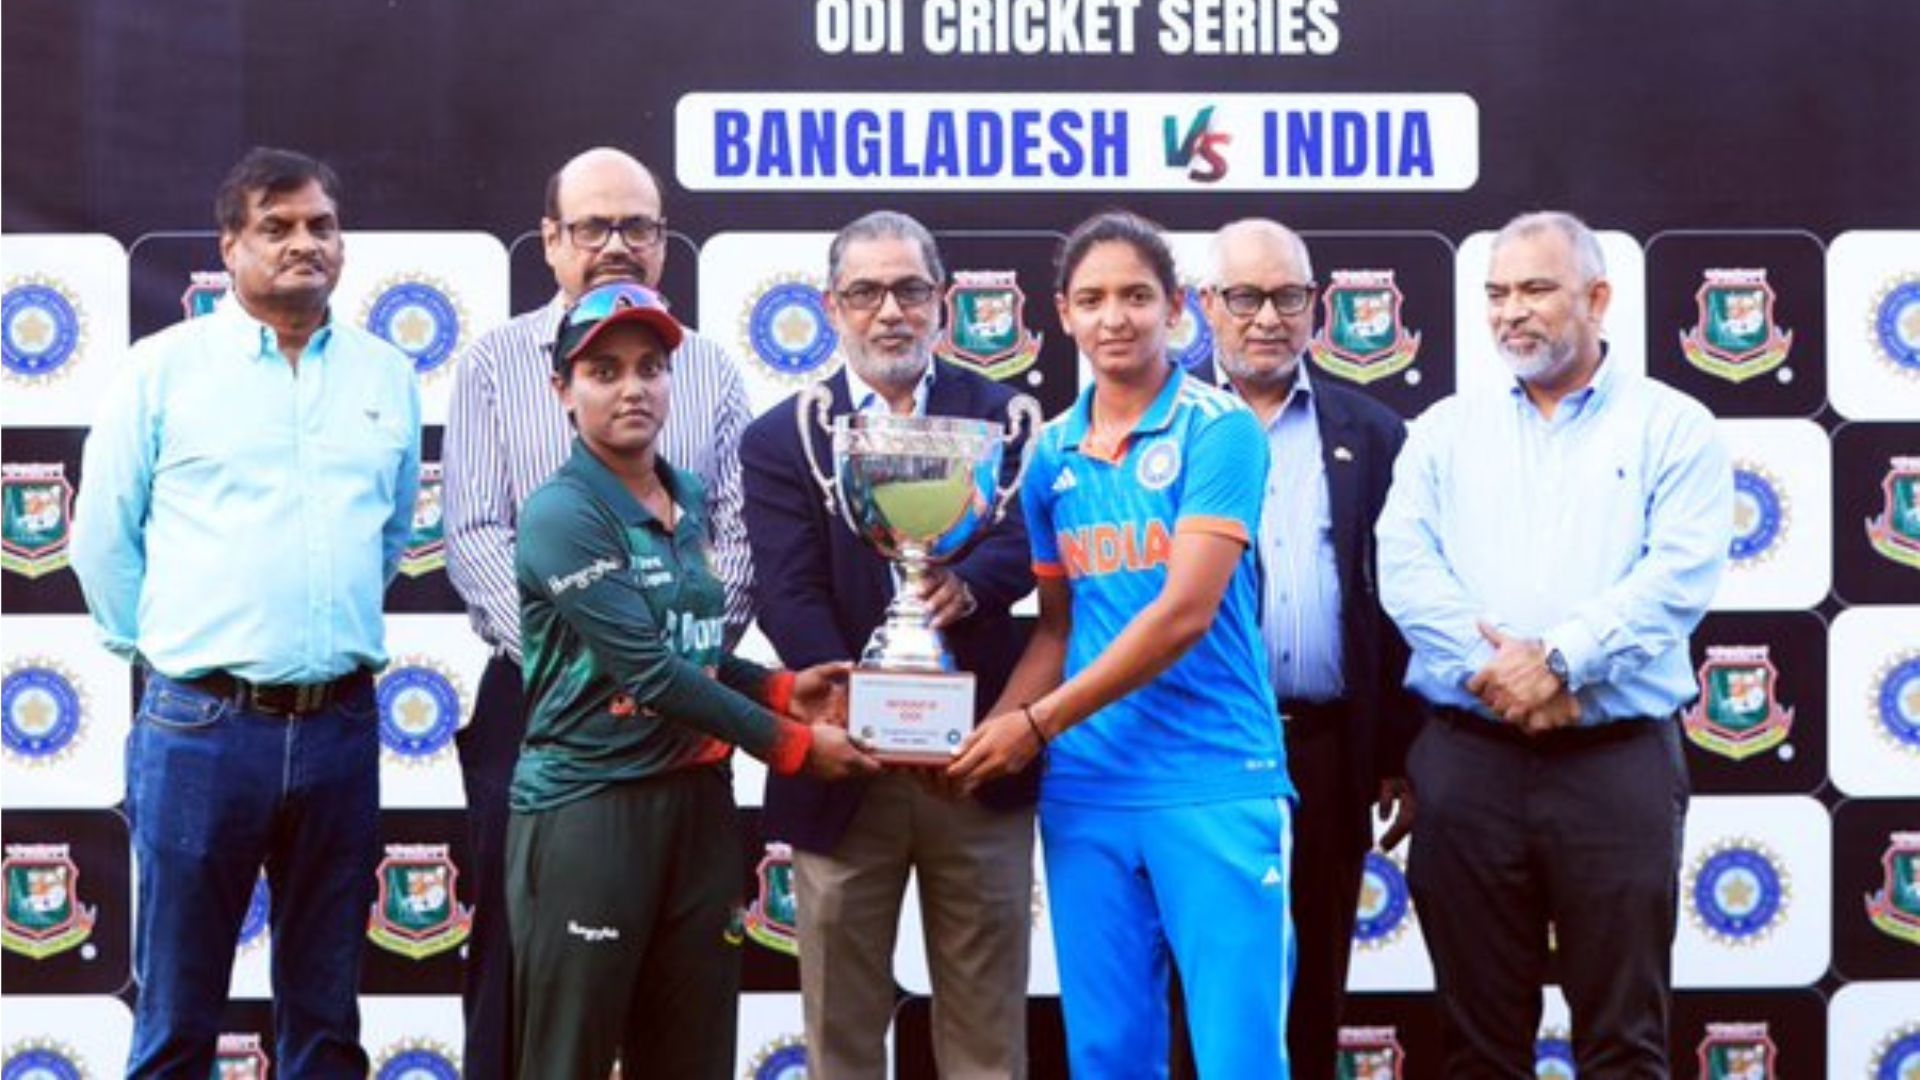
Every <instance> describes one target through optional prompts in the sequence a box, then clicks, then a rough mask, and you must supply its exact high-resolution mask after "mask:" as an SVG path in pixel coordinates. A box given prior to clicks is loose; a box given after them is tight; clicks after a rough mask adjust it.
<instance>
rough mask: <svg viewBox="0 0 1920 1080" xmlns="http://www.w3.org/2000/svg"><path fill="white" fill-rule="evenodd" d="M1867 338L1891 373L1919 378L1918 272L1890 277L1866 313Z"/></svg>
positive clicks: (1919, 309)
mask: <svg viewBox="0 0 1920 1080" xmlns="http://www.w3.org/2000/svg"><path fill="white" fill-rule="evenodd" d="M1867 340H1868V341H1869V342H1870V343H1871V344H1872V346H1873V350H1874V353H1875V354H1876V355H1877V356H1879V358H1880V359H1881V361H1883V362H1884V363H1885V364H1886V365H1887V366H1889V367H1891V368H1892V369H1893V370H1894V372H1896V373H1897V374H1900V375H1904V376H1906V377H1907V378H1910V379H1920V274H1909V275H1906V276H1904V277H1898V278H1894V279H1893V280H1892V281H1889V282H1888V283H1887V284H1886V287H1885V288H1883V289H1881V290H1880V295H1879V296H1876V297H1875V298H1874V301H1873V305H1872V308H1871V310H1870V311H1869V313H1868V315H1867Z"/></svg>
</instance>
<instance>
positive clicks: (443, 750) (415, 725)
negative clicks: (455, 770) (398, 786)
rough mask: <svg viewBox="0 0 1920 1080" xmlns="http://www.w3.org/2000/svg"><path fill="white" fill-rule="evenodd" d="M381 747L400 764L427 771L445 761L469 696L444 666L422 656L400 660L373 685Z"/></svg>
mask: <svg viewBox="0 0 1920 1080" xmlns="http://www.w3.org/2000/svg"><path fill="white" fill-rule="evenodd" d="M373 697H374V704H375V705H376V706H377V707H378V709H379V712H380V745H381V747H382V748H383V749H384V750H385V751H386V753H387V756H388V757H389V758H391V759H393V760H395V761H398V762H399V763H400V764H402V765H413V766H424V765H431V764H433V763H434V762H436V761H438V760H440V759H441V758H443V757H445V756H446V755H447V754H448V753H449V752H450V751H449V749H448V748H449V747H451V746H452V745H453V738H454V735H455V734H456V733H458V732H459V730H460V717H461V716H463V715H465V713H466V695H465V694H464V693H463V692H462V688H461V686H460V682H459V680H458V679H457V678H456V677H455V676H454V674H453V673H452V672H451V671H449V670H448V669H447V668H446V667H444V666H442V665H441V664H439V663H437V662H435V661H434V660H432V659H431V658H429V657H424V656H404V657H401V658H399V659H398V660H396V661H395V662H394V663H393V664H392V666H390V667H388V668H387V670H386V671H385V672H383V673H382V674H381V675H380V678H379V680H378V681H377V682H376V683H375V684H374V689H373Z"/></svg>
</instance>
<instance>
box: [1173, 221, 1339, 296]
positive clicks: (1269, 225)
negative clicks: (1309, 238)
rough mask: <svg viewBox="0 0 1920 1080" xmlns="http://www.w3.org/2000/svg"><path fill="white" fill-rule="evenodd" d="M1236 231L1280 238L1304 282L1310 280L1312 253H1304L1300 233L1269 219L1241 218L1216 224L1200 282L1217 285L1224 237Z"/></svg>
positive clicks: (1262, 236) (1225, 242) (1223, 252)
mask: <svg viewBox="0 0 1920 1080" xmlns="http://www.w3.org/2000/svg"><path fill="white" fill-rule="evenodd" d="M1236 233H1249V234H1252V235H1256V236H1259V237H1261V238H1263V239H1270V240H1280V241H1283V242H1285V243H1287V244H1290V245H1292V247H1293V256H1294V258H1296V259H1298V260H1300V272H1301V273H1302V274H1304V275H1306V278H1307V280H1308V281H1312V280H1313V256H1312V255H1310V254H1308V253H1307V242H1306V241H1305V240H1302V239H1301V238H1300V234H1299V233H1297V232H1294V231H1293V230H1292V229H1289V228H1287V227H1286V226H1285V225H1282V224H1280V223H1279V222H1277V221H1273V220H1271V219H1269V218H1241V219H1240V220H1238V221H1230V222H1228V223H1227V224H1225V225H1222V226H1220V230H1219V231H1218V232H1216V233H1214V234H1213V243H1212V244H1210V245H1209V246H1208V248H1207V265H1206V268H1205V270H1204V271H1203V273H1202V276H1201V280H1200V284H1202V285H1205V286H1207V287H1209V288H1213V287H1216V286H1218V285H1220V284H1221V281H1220V264H1221V263H1223V262H1225V261H1226V259H1225V255H1226V244H1227V238H1228V237H1229V236H1231V235H1233V234H1236Z"/></svg>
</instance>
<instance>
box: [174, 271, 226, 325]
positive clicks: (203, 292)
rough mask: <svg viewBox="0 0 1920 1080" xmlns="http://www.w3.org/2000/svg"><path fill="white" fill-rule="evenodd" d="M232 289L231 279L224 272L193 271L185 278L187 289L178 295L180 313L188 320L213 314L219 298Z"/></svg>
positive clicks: (218, 303) (218, 304)
mask: <svg viewBox="0 0 1920 1080" xmlns="http://www.w3.org/2000/svg"><path fill="white" fill-rule="evenodd" d="M232 288H233V278H232V277H231V276H230V275H228V273H227V272H226V271H225V270H195V271H194V272H193V273H192V274H191V275H189V276H188V277H187V289H186V291H185V292H183V293H181V294H180V312H181V314H182V315H184V316H186V317H187V318H189V319H198V318H200V317H201V316H202V315H211V314H213V309H214V308H216V307H219V306H220V298H221V297H223V296H225V295H227V293H228V291H229V290H231V289H232Z"/></svg>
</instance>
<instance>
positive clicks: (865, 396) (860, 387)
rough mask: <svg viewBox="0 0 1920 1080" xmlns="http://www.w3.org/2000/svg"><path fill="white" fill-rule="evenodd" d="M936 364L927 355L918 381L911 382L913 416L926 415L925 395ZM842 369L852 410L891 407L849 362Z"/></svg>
mask: <svg viewBox="0 0 1920 1080" xmlns="http://www.w3.org/2000/svg"><path fill="white" fill-rule="evenodd" d="M938 366H939V365H938V364H937V363H935V362H934V361H933V359H932V358H931V357H929V358H928V359H927V370H926V371H925V372H923V373H922V374H921V375H920V381H919V382H916V383H914V384H913V415H915V416H925V415H927V395H928V394H930V393H931V392H932V390H933V369H934V368H936V367H938ZM842 370H844V371H845V372H846V373H847V398H848V400H850V401H852V402H853V411H854V412H857V413H864V412H886V411H890V408H891V407H890V406H889V405H888V404H887V399H886V398H884V397H881V396H880V391H878V390H876V389H874V387H873V384H871V383H869V382H867V380H865V379H863V378H861V377H860V373H859V372H857V371H855V370H853V365H852V364H851V363H849V364H845V365H843V366H842Z"/></svg>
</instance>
